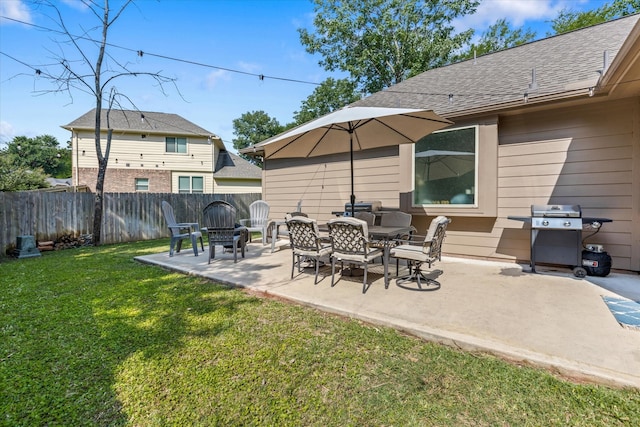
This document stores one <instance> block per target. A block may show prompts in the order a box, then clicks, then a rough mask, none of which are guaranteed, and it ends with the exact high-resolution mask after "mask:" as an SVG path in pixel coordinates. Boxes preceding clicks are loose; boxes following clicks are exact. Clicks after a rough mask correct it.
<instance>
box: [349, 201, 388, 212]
mask: <svg viewBox="0 0 640 427" xmlns="http://www.w3.org/2000/svg"><path fill="white" fill-rule="evenodd" d="M380 208H382V202H381V201H379V200H378V201H375V202H356V203H355V205H353V210H354V211H356V212H357V211H367V212H375V211H379V210H380ZM344 210H345V212H351V203H345V205H344Z"/></svg>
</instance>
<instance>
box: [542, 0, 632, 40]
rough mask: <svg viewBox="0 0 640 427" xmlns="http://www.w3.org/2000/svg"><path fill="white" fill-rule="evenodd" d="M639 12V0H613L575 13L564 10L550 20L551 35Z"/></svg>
mask: <svg viewBox="0 0 640 427" xmlns="http://www.w3.org/2000/svg"><path fill="white" fill-rule="evenodd" d="M638 11H640V0H613V2H611V3H605V4H603V5H602V6H601V7H599V8H597V9H594V10H587V11H584V12H576V11H573V10H571V9H568V8H565V9H563V10H561V11H560V13H558V16H557V17H556V18H554V19H552V20H551V28H552V29H553V32H551V33H549V35H553V34H562V33H566V32H569V31H573V30H579V29H580V28H585V27H589V26H591V25H596V24H600V23H603V22H607V21H610V20H612V19H615V18H620V17H622V16H627V15H631V14H633V13H636V12H638Z"/></svg>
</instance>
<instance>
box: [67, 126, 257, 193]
mask: <svg viewBox="0 0 640 427" xmlns="http://www.w3.org/2000/svg"><path fill="white" fill-rule="evenodd" d="M142 135H144V138H143V137H142ZM103 140H106V134H104V133H103ZM73 142H74V150H73V163H74V165H73V174H74V178H73V182H74V184H75V185H83V184H84V185H88V186H89V188H91V190H92V191H95V182H96V177H97V170H98V160H97V156H96V150H95V142H94V135H93V133H91V132H76V133H75V134H74V135H73ZM212 147H213V148H212ZM212 149H214V150H215V152H214V153H212V151H211V150H212ZM218 153H219V148H218V147H217V146H215V145H214V144H209V143H208V141H207V139H205V138H198V137H187V153H167V152H165V135H151V134H141V133H118V132H114V135H113V137H112V142H111V150H110V152H109V165H108V168H107V175H106V177H105V189H104V191H109V192H110V191H114V192H118V191H125V192H132V191H135V178H149V191H150V192H158V191H159V192H178V186H177V178H176V179H175V180H174V181H175V182H173V181H172V172H173V175H174V176H177V175H176V173H177V172H175V171H180V174H183V175H190V176H202V177H204V181H205V182H204V186H205V192H207V193H212V192H213V178H212V173H211V171H212V170H213V166H212V165H213V160H214V157H217V156H218ZM253 192H255V190H253Z"/></svg>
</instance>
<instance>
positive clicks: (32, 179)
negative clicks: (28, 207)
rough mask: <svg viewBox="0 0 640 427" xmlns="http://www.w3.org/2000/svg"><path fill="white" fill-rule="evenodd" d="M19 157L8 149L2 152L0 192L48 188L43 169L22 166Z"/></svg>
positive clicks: (0, 157) (0, 154) (0, 152)
mask: <svg viewBox="0 0 640 427" xmlns="http://www.w3.org/2000/svg"><path fill="white" fill-rule="evenodd" d="M17 157H18V155H16V154H13V153H9V151H8V150H7V149H5V150H2V151H0V191H26V190H36V189H38V188H47V187H49V184H48V183H47V181H46V179H47V176H46V175H45V173H44V172H43V171H42V169H41V168H35V169H32V168H28V167H25V166H22V165H20V164H19V163H18V162H17V161H16V158H17Z"/></svg>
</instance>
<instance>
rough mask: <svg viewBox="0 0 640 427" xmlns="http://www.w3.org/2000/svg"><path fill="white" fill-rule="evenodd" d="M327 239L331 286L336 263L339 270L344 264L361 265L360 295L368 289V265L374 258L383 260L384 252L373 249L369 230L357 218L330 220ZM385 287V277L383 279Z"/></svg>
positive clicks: (365, 224) (363, 222)
mask: <svg viewBox="0 0 640 427" xmlns="http://www.w3.org/2000/svg"><path fill="white" fill-rule="evenodd" d="M327 225H328V227H329V238H330V239H331V248H332V249H333V252H332V254H331V286H333V285H334V283H335V280H334V277H335V272H336V261H340V264H341V269H344V263H345V262H346V263H347V264H353V265H361V266H362V267H363V269H364V278H363V279H362V293H365V292H366V291H367V289H368V286H367V272H368V265H369V263H370V262H372V261H373V260H375V259H376V258H383V256H384V251H383V250H382V249H380V248H375V247H372V246H371V245H370V242H369V238H368V235H369V228H368V225H367V223H366V222H365V221H363V220H361V219H358V218H351V217H342V218H336V219H332V220H330V221H329V222H328V223H327ZM384 282H385V286H386V284H387V277H386V276H385V278H384Z"/></svg>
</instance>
